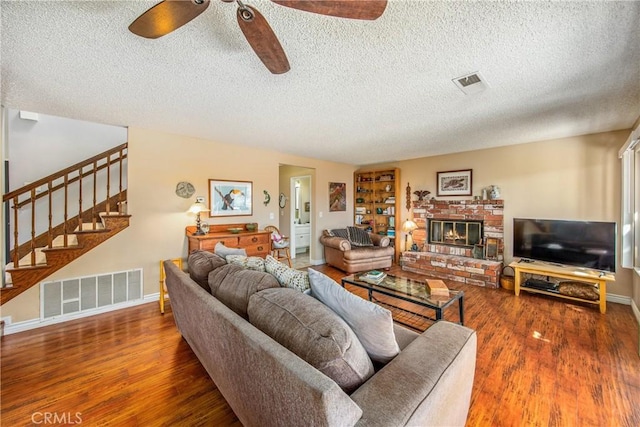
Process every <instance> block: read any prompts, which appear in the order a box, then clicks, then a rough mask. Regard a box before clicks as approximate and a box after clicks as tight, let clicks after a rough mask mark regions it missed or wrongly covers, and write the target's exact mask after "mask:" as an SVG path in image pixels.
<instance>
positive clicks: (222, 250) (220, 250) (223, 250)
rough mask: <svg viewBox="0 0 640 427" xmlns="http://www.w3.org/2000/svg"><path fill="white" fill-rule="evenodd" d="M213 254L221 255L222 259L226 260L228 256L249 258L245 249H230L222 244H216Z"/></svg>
mask: <svg viewBox="0 0 640 427" xmlns="http://www.w3.org/2000/svg"><path fill="white" fill-rule="evenodd" d="M213 252H214V253H215V254H216V255H220V256H221V257H222V258H226V257H227V255H244V256H247V251H246V250H245V249H244V248H228V247H226V246H225V245H224V244H223V243H221V242H218V243H216V246H215V247H214V248H213Z"/></svg>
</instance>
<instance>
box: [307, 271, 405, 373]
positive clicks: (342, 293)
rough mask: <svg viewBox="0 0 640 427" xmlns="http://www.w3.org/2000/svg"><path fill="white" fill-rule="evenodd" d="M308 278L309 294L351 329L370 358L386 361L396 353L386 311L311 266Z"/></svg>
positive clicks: (393, 336)
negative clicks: (309, 284)
mask: <svg viewBox="0 0 640 427" xmlns="http://www.w3.org/2000/svg"><path fill="white" fill-rule="evenodd" d="M309 279H310V282H311V295H312V296H313V297H314V298H316V299H318V300H319V301H321V302H322V303H323V304H325V305H326V306H327V307H329V308H330V309H331V310H333V311H334V312H335V313H336V314H337V315H338V316H340V317H341V318H342V319H343V320H344V321H345V322H346V323H347V324H348V325H349V326H350V327H351V329H353V332H355V334H356V335H357V337H358V339H359V340H360V342H361V343H362V345H363V347H364V348H365V349H366V350H367V353H368V354H369V357H370V358H371V360H373V361H375V362H380V363H387V362H389V361H390V360H391V359H393V358H394V357H395V356H396V355H397V354H398V353H400V347H398V343H397V342H396V337H395V333H394V329H393V318H392V317H391V312H390V311H389V310H387V309H386V308H383V307H380V306H379V305H377V304H374V303H372V302H370V301H367V300H365V299H362V298H360V297H359V296H357V295H354V294H352V293H351V292H349V291H347V290H346V289H344V288H343V287H342V286H340V285H338V284H337V283H336V282H335V281H334V280H333V279H332V278H330V277H328V276H326V275H324V274H322V273H320V272H319V271H316V270H314V269H311V268H310V269H309Z"/></svg>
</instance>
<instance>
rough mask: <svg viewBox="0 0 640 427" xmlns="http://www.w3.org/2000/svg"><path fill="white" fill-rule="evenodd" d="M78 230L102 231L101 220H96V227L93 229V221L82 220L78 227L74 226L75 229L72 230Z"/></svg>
mask: <svg viewBox="0 0 640 427" xmlns="http://www.w3.org/2000/svg"><path fill="white" fill-rule="evenodd" d="M78 231H104V224H102V223H101V222H96V228H95V230H94V229H93V223H91V222H83V223H82V224H81V225H80V226H79V227H76V229H75V230H73V232H74V233H75V232H78Z"/></svg>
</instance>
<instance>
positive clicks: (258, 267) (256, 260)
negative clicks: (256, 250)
mask: <svg viewBox="0 0 640 427" xmlns="http://www.w3.org/2000/svg"><path fill="white" fill-rule="evenodd" d="M226 260H227V262H228V263H229V264H237V265H239V266H241V267H242V268H246V269H248V270H254V271H266V270H265V268H264V259H262V258H260V257H259V256H249V257H247V256H244V255H227V257H226Z"/></svg>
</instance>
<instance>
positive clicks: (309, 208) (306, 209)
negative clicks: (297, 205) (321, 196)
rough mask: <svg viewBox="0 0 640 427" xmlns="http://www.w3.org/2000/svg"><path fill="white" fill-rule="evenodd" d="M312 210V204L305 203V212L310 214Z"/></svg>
mask: <svg viewBox="0 0 640 427" xmlns="http://www.w3.org/2000/svg"><path fill="white" fill-rule="evenodd" d="M310 210H311V202H304V211H305V212H309V211H310Z"/></svg>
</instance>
